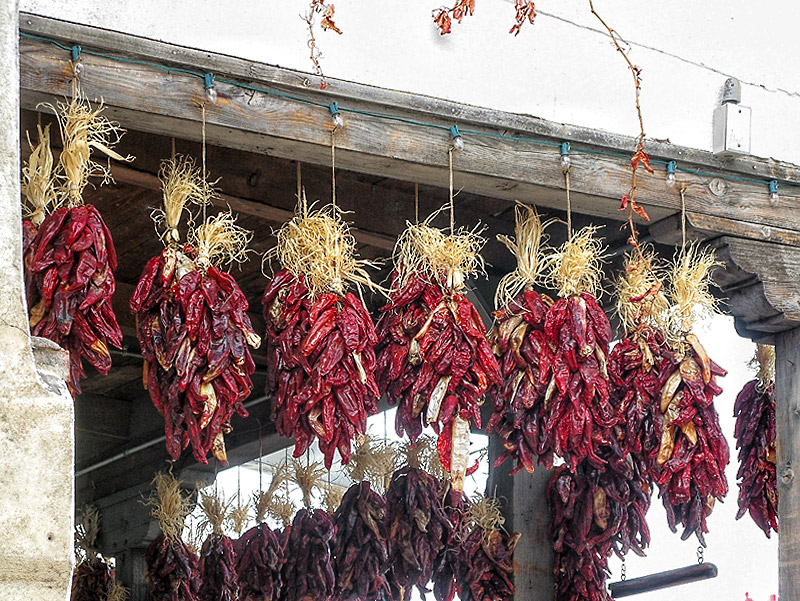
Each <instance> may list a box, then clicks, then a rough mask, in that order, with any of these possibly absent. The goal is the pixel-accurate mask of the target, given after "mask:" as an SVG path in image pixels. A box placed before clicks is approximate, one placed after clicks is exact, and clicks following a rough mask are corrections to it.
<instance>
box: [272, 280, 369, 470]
mask: <svg viewBox="0 0 800 601" xmlns="http://www.w3.org/2000/svg"><path fill="white" fill-rule="evenodd" d="M304 280H305V278H304V277H303V276H302V275H301V276H297V277H295V276H294V275H292V273H291V272H290V271H289V270H286V269H284V270H282V271H280V272H278V273H277V274H275V277H274V278H273V279H272V281H271V282H270V284H269V286H267V289H266V290H265V292H264V297H263V299H262V303H263V305H264V318H265V321H266V323H267V333H266V339H267V352H268V356H269V358H270V362H269V363H270V367H269V372H268V375H267V385H266V386H267V393H268V394H271V395H273V399H274V400H273V405H272V414H273V419H274V421H275V423H276V426H277V429H278V432H279V433H280V434H281V435H283V436H289V437H291V436H294V438H295V448H294V456H295V457H299V456H300V455H302V454H303V453H305V452H306V450H307V449H308V447H309V446H310V445H311V443H312V442H313V441H314V439H315V438H316V439H317V440H319V445H320V449H321V450H322V452H323V455H324V457H325V466H326V467H327V468H328V469H330V467H331V465H332V463H333V456H334V454H335V452H336V451H337V450H338V451H339V454H340V455H341V458H342V462H343V463H347V462H348V461H349V459H350V454H351V444H352V441H353V440H354V439H355V437H356V436H357V435H360V434H363V433H364V432H365V431H366V427H367V416H368V415H372V414H374V413H377V411H378V406H377V402H378V396H379V393H378V387H377V384H376V383H375V379H374V377H373V372H374V370H375V362H376V359H375V350H374V347H375V343H376V342H377V337H376V334H375V326H374V324H373V322H372V318H371V317H370V315H369V313H368V312H367V310H366V308H365V307H364V305H363V303H362V302H361V300H360V299H359V298H358V297H357V296H355V295H354V294H353V293H352V292H348V293H347V294H344V295H338V294H334V293H331V292H323V293H321V294H319V295H317V296H316V297H312V296H311V295H310V293H309V290H308V288H307V287H306V285H305V283H304Z"/></svg>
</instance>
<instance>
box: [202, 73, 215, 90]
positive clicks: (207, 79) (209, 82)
mask: <svg viewBox="0 0 800 601" xmlns="http://www.w3.org/2000/svg"><path fill="white" fill-rule="evenodd" d="M203 84H204V86H205V88H206V90H210V89H211V88H213V87H214V74H213V73H206V74H205V75H203Z"/></svg>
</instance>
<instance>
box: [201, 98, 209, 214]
mask: <svg viewBox="0 0 800 601" xmlns="http://www.w3.org/2000/svg"><path fill="white" fill-rule="evenodd" d="M200 114H201V119H202V130H201V140H200V143H201V147H202V150H201V156H202V161H203V179H204V180H207V179H208V173H207V172H206V103H205V102H203V103H201V104H200ZM207 204H208V203H207V202H204V203H203V223H205V222H206V205H207Z"/></svg>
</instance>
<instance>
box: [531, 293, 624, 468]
mask: <svg viewBox="0 0 800 601" xmlns="http://www.w3.org/2000/svg"><path fill="white" fill-rule="evenodd" d="M544 332H545V337H546V340H547V342H548V344H549V345H550V346H551V348H554V349H555V350H554V357H553V362H552V364H551V365H550V366H549V369H540V377H542V378H545V379H546V381H547V382H548V384H547V389H546V391H545V396H544V413H543V415H542V417H541V418H540V419H541V420H542V421H543V425H542V428H543V433H544V440H542V437H541V436H540V441H539V444H540V447H539V448H540V455H542V456H544V457H551V456H552V455H551V453H554V454H555V455H558V456H559V457H563V458H564V461H566V462H567V465H569V467H570V469H575V467H576V466H577V465H578V464H579V463H580V462H581V461H583V460H584V459H589V461H591V462H593V463H594V464H595V465H597V466H600V465H602V464H603V460H602V459H601V458H600V457H599V456H598V455H597V452H596V450H597V448H598V446H599V445H602V444H608V441H609V438H610V436H611V434H610V429H611V427H612V426H614V425H615V424H616V423H617V422H618V421H619V418H618V416H617V413H616V411H615V410H614V407H613V406H612V405H611V403H610V400H609V391H608V373H607V371H606V357H607V355H608V346H609V342H610V339H611V325H610V324H609V322H608V318H607V317H606V315H605V313H604V312H603V310H602V309H601V308H600V306H599V305H598V304H597V301H596V300H595V298H594V297H593V296H592V295H590V294H588V293H586V292H583V293H581V294H575V295H573V296H570V297H569V298H561V299H559V300H557V301H556V302H555V303H554V304H553V305H552V306H551V307H550V308H549V309H548V311H547V314H546V315H545V323H544ZM542 367H544V366H542ZM548 467H550V466H549V464H548Z"/></svg>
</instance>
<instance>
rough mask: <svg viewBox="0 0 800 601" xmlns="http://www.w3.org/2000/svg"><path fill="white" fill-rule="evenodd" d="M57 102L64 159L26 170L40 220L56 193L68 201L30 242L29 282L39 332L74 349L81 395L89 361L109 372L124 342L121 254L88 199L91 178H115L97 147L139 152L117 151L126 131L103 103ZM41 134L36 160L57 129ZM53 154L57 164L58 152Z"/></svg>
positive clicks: (73, 377)
mask: <svg viewBox="0 0 800 601" xmlns="http://www.w3.org/2000/svg"><path fill="white" fill-rule="evenodd" d="M51 108H53V110H54V111H55V112H56V114H57V117H58V119H59V126H60V128H59V129H60V130H61V134H62V148H63V150H62V152H61V157H60V159H59V163H58V165H57V166H56V168H55V171H53V172H52V173H51V171H50V168H49V167H48V168H44V169H43V170H41V171H40V170H39V167H41V166H42V165H41V164H40V165H39V167H36V166H34V165H32V164H30V163H29V165H28V166H27V167H26V168H25V169H24V170H23V175H24V177H25V180H26V182H25V183H26V186H25V193H26V196H28V198H29V200H31V202H32V204H33V205H35V206H36V210H35V211H33V212H32V214H31V217H32V218H33V219H35V220H36V221H37V222H38V220H39V219H40V218H41V217H42V214H43V213H45V212H46V211H47V210H48V199H52V200H53V201H54V202H55V204H59V205H61V206H60V208H58V209H56V210H55V211H53V212H52V213H50V214H49V215H47V216H46V217H45V218H44V220H43V221H41V225H40V226H39V228H38V231H37V232H36V235H35V238H34V239H33V241H32V242H31V241H30V239H29V240H28V241H26V245H27V248H26V255H27V256H26V258H25V266H26V268H27V269H28V274H27V275H26V280H27V281H28V284H29V285H30V286H32V287H35V288H36V291H35V292H34V291H29V292H28V298H29V300H31V301H35V302H36V304H34V305H30V327H31V333H32V334H34V335H35V336H42V337H44V338H49V339H50V340H52V341H53V342H55V343H57V344H58V345H60V346H61V347H62V348H63V349H65V350H66V351H68V352H69V357H70V373H69V379H68V381H67V384H68V386H69V389H70V392H72V394H73V396H74V395H76V394H78V393H80V391H81V389H80V380H81V379H82V378H84V377H86V373H85V372H84V369H83V360H84V359H85V360H86V361H88V362H89V363H90V364H91V365H92V366H94V367H95V369H97V371H98V372H100V373H101V374H107V373H108V370H109V369H110V368H111V355H110V353H109V350H108V347H109V345H111V346H114V347H117V348H121V345H122V331H121V330H120V327H119V324H117V320H116V317H115V315H114V310H113V309H112V306H111V297H112V295H113V294H114V290H115V288H116V282H115V279H114V270H115V269H116V268H117V255H116V252H115V250H114V243H113V241H112V239H111V233H110V232H109V231H108V228H107V227H106V224H105V223H104V222H103V218H102V217H101V216H100V213H99V212H98V211H97V209H96V208H95V207H94V206H92V205H84V202H83V198H82V194H83V188H84V187H85V186H86V184H87V183H88V182H89V178H90V177H91V176H102V177H104V181H107V180H108V179H109V176H108V168H107V167H103V166H102V165H100V164H99V163H97V162H95V161H94V160H93V157H92V154H93V153H94V152H96V151H98V150H99V151H101V152H102V153H103V154H105V155H107V156H108V157H110V158H113V159H116V160H122V161H125V160H131V159H132V157H122V156H120V155H119V154H117V153H116V152H114V151H113V150H112V147H113V146H114V144H115V143H116V142H117V141H118V140H119V138H120V136H121V135H122V131H121V130H119V128H118V126H117V124H115V123H113V122H110V121H109V120H108V119H106V118H105V117H104V116H102V115H101V113H102V110H103V109H102V107H100V108H97V109H92V107H91V106H90V105H89V104H88V103H87V102H85V101H84V100H83V98H81V97H80V96H79V95H78V94H76V95H75V96H74V97H73V99H72V101H71V102H70V103H69V104H68V105H66V104H63V105H62V104H59V105H58V108H57V109H56V108H55V107H51ZM39 134H40V145H39V147H38V148H37V149H34V151H33V153H32V155H31V158H32V159H33V158H34V156H36V157H37V158H36V161H35V162H38V163H41V162H42V159H43V154H42V153H43V152H44V148H43V146H44V145H45V144H47V145H48V146H49V134H48V132H47V131H46V130H44V131H42V130H41V129H40V132H39ZM47 153H48V154H49V148H48V150H47ZM48 160H49V162H50V163H52V155H51V154H50V156H49V159H48ZM32 170H33V171H32ZM34 172H36V173H34ZM32 186H33V187H37V186H40V187H41V189H39V190H38V194H36V196H38V200H33V199H32V198H31V194H32V190H31V187H32ZM34 228H35V226H34V225H33V223H32V224H31V226H25V232H26V236H27V237H28V238H30V236H31V235H32V234H33V229H34Z"/></svg>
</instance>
